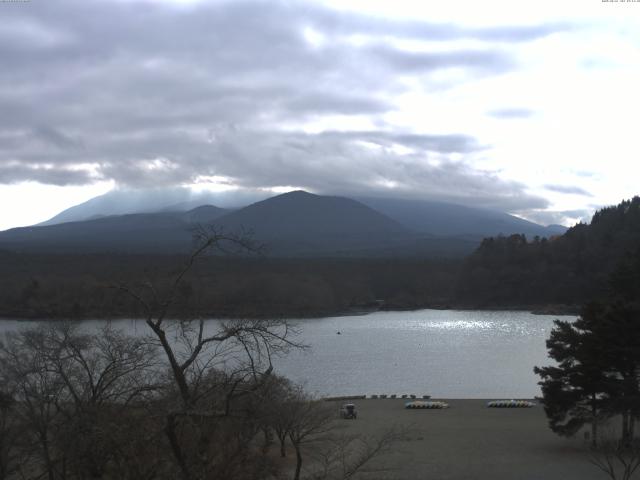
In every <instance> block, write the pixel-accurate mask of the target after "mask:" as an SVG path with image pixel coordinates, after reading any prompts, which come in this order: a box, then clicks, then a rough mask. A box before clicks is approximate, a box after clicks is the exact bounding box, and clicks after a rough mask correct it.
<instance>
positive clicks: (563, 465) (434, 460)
mask: <svg viewBox="0 0 640 480" xmlns="http://www.w3.org/2000/svg"><path fill="white" fill-rule="evenodd" d="M492 400H495V399H492ZM406 401H407V400H402V399H379V400H372V399H367V400H354V403H356V405H357V408H358V419H357V420H341V422H342V423H343V424H344V428H345V432H347V433H349V434H351V433H353V434H362V435H375V434H378V433H382V432H383V431H385V430H386V429H388V428H390V427H392V426H394V425H397V426H405V427H408V428H410V432H409V434H408V435H407V438H406V439H404V440H403V441H400V442H398V443H397V444H396V445H395V446H394V448H393V451H392V452H391V453H390V454H388V455H386V456H385V457H383V458H380V459H379V460H378V461H377V462H376V466H381V465H384V467H385V468H389V469H390V471H386V472H384V473H376V474H372V476H371V478H385V479H437V480H466V479H469V480H471V479H484V478H487V479H492V480H516V479H518V480H556V479H557V480H567V479H582V480H590V479H604V478H607V477H606V476H605V475H604V474H603V473H602V472H600V471H599V470H598V469H597V468H596V467H594V466H593V465H591V464H590V463H589V460H588V455H587V453H586V451H587V445H586V444H585V441H584V439H583V438H582V437H580V438H575V439H565V438H561V437H558V436H557V435H555V434H554V433H552V432H551V430H550V429H549V428H548V426H547V419H546V417H545V414H544V411H543V409H542V407H541V406H540V405H537V406H536V407H534V408H509V409H505V408H500V409H498V408H487V407H486V403H487V400H445V401H446V402H447V403H449V405H450V408H449V409H446V410H407V409H405V408H404V404H405V402H406ZM341 403H344V402H335V404H336V408H338V405H339V404H341ZM367 478H369V477H367Z"/></svg>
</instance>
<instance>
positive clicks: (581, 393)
mask: <svg viewBox="0 0 640 480" xmlns="http://www.w3.org/2000/svg"><path fill="white" fill-rule="evenodd" d="M603 309H604V307H603V306H602V305H600V304H597V303H593V304H590V305H588V306H586V307H585V308H584V310H583V312H582V317H581V318H580V319H579V320H577V321H576V322H575V323H570V322H567V321H560V320H556V321H555V328H554V329H553V330H552V331H551V336H550V338H549V340H548V341H547V348H548V349H549V356H550V357H551V358H553V359H554V360H556V362H558V365H557V366H551V367H535V368H534V371H535V373H536V374H538V375H540V377H541V378H542V381H541V382H539V385H540V386H541V387H542V394H543V398H544V399H543V404H544V409H545V413H546V414H547V418H548V419H549V426H550V427H551V430H553V431H554V432H555V433H557V434H559V435H563V436H573V435H574V434H575V433H576V432H577V431H578V430H580V429H581V428H582V427H583V426H584V425H585V424H590V425H591V438H592V442H593V444H594V445H595V444H596V442H597V425H598V422H599V421H600V420H602V419H603V418H604V417H606V416H607V415H608V414H609V411H610V409H609V408H608V406H609V402H610V398H609V391H610V389H611V383H612V380H611V378H610V377H609V375H608V374H607V368H606V365H605V358H604V355H603V353H604V352H603V350H602V345H601V344H600V342H598V340H597V338H596V337H595V335H594V326H595V325H594V321H597V320H596V319H597V318H598V317H599V316H600V315H601V314H602V311H603Z"/></svg>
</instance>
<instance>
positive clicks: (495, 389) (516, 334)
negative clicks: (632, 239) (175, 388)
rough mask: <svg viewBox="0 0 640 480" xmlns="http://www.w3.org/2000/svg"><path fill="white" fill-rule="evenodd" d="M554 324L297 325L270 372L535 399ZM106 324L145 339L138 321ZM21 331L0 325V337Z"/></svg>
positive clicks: (370, 386) (396, 316) (434, 316)
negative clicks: (293, 347)
mask: <svg viewBox="0 0 640 480" xmlns="http://www.w3.org/2000/svg"><path fill="white" fill-rule="evenodd" d="M554 318H556V317H554V316H548V315H532V314H530V313H527V312H492V311H453V310H419V311H415V312H375V313H371V314H368V315H359V316H346V317H328V318H320V319H305V320H298V321H296V322H297V323H298V325H299V327H300V329H301V331H302V334H301V340H302V342H304V343H306V344H307V345H309V346H310V349H309V350H308V351H305V352H293V353H291V354H290V355H289V356H287V357H285V358H280V359H277V360H276V361H275V365H276V370H277V371H278V372H279V373H281V374H283V375H285V376H287V377H289V378H291V379H292V380H294V381H296V382H299V383H303V384H305V385H306V387H307V390H309V391H311V392H315V393H318V394H321V395H352V394H353V395H355V394H393V393H396V394H404V393H407V394H412V393H413V394H416V395H423V394H429V395H432V396H434V397H446V398H498V397H504V398H530V397H533V396H534V395H539V393H540V390H539V387H538V386H537V381H538V379H537V377H536V376H535V375H534V374H533V367H534V365H547V364H549V363H550V360H549V359H548V358H547V352H546V347H545V340H546V339H547V338H548V336H549V332H550V330H551V328H552V326H553V320H554ZM564 318H565V319H566V318H569V317H564ZM84 323H85V325H86V326H87V327H93V326H94V325H95V326H96V327H97V326H99V325H101V324H103V322H100V321H86V322H84ZM112 323H113V324H114V325H115V326H117V327H119V328H124V329H126V330H127V331H129V332H131V333H137V334H142V333H146V326H145V325H144V322H142V321H131V320H117V321H113V322H112ZM29 324H30V323H29V322H17V321H13V320H3V321H0V331H8V330H14V329H16V328H19V326H20V325H29ZM214 326H215V321H211V327H214ZM337 332H340V334H338V333H337Z"/></svg>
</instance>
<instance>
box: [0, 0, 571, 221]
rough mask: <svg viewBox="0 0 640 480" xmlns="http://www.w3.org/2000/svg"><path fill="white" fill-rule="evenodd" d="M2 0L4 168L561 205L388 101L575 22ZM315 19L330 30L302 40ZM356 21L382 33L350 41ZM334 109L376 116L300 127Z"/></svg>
mask: <svg viewBox="0 0 640 480" xmlns="http://www.w3.org/2000/svg"><path fill="white" fill-rule="evenodd" d="M0 8H1V9H2V16H3V22H2V25H0V62H1V64H2V65H3V66H4V68H2V69H1V70H0V111H2V112H3V115H2V116H0V183H5V184H8V183H17V182H20V181H25V180H35V181H38V182H42V183H51V184H56V185H79V184H86V183H91V182H95V181H97V180H105V179H111V180H115V182H116V183H117V185H119V186H124V187H127V188H131V187H134V188H137V187H150V186H154V187H156V186H163V185H166V186H176V185H180V184H190V183H193V182H197V181H199V180H202V178H203V177H207V176H219V177H225V178H227V179H228V180H229V182H231V183H233V184H235V185H238V186H241V187H246V188H247V189H254V188H268V187H274V186H286V185H291V186H296V187H301V188H307V189H312V190H314V191H317V192H319V193H342V194H345V193H349V194H353V195H389V196H403V197H416V198H420V197H428V198H437V199H441V200H449V201H457V202H458V203H473V204H474V205H477V206H484V207H494V208H499V209H501V210H509V211H526V210H527V209H532V208H544V207H546V206H547V202H546V200H545V199H543V198H540V197H535V196H532V195H530V194H528V193H527V192H526V188H525V187H524V185H522V184H519V183H515V182H507V181H503V180H501V179H500V178H498V176H497V175H495V174H493V173H491V172H484V171H480V170H477V169H474V168H473V166H472V165H473V158H474V156H476V155H480V154H482V152H483V150H485V149H486V145H482V143H481V142H480V141H479V140H478V139H476V138H473V137H471V136H468V135H465V134H464V133H461V132H451V134H448V135H421V134H415V133H414V132H408V131H398V130H395V129H392V128H390V127H389V126H388V125H386V124H385V122H384V120H383V114H385V113H386V112H388V111H390V110H392V108H393V107H392V105H391V104H390V102H389V98H390V97H392V96H393V95H394V94H397V93H400V92H402V91H403V88H404V87H403V86H402V83H401V82H400V81H399V78H400V77H401V76H407V75H413V76H415V75H420V76H421V78H424V79H425V80H426V81H428V78H429V75H430V74H432V73H434V72H438V71H440V70H441V69H447V68H452V67H455V68H461V69H463V70H464V71H465V72H466V73H467V75H468V77H469V78H470V79H471V78H478V77H479V76H487V75H496V74H500V73H503V72H505V71H509V70H511V69H513V68H516V64H517V62H516V60H515V59H514V58H513V57H512V55H511V54H510V53H509V52H510V50H509V44H510V43H517V42H526V41H530V40H534V39H536V38H540V37H543V36H546V35H549V34H552V33H554V32H557V31H560V30H566V29H568V28H570V27H569V26H567V25H560V24H556V25H539V26H522V27H518V26H510V27H496V28H483V29H465V28H461V27H459V26H456V25H449V24H429V23H424V22H392V21H387V20H384V19H378V18H373V17H371V18H370V17H366V16H361V15H356V14H348V13H339V12H335V11H332V10H328V9H326V8H324V7H320V6H314V5H312V4H302V3H296V2H277V1H273V2H262V1H248V2H247V1H233V2H216V3H215V4H211V5H204V4H203V5H198V6H196V7H193V8H177V7H173V6H170V5H165V4H159V3H143V2H106V1H92V2H86V1H74V0H63V1H55V2H49V1H46V2H45V1H42V2H30V3H22V4H13V5H11V6H9V5H2V6H0ZM305 28H307V29H313V30H314V31H316V32H318V33H320V34H321V35H323V36H324V37H323V38H324V41H323V43H322V44H321V45H314V44H313V43H310V42H309V41H307V40H305V35H304V31H305ZM354 34H359V35H364V36H365V37H367V38H370V39H371V41H368V42H365V43H364V44H363V45H359V46H357V45H355V44H353V43H349V42H348V41H347V37H348V36H350V35H354ZM383 38H387V39H388V38H405V39H406V38H409V39H416V40H431V41H441V42H446V41H450V40H458V39H469V38H471V39H477V40H480V41H481V42H483V43H482V45H484V47H483V48H478V49H460V48H454V49H450V50H442V51H441V52H439V53H421V52H409V51H404V50H400V49H398V48H395V47H393V44H392V43H390V42H384V41H382V40H379V39H383ZM377 39H378V40H377ZM443 45H445V46H446V44H443ZM425 114H427V113H425ZM530 114H531V112H529V111H528V110H524V109H508V108H505V109H503V110H497V111H495V112H493V115H494V116H497V117H506V118H513V117H525V116H527V115H530ZM331 116H355V117H357V116H366V117H367V118H369V119H371V120H372V123H373V124H374V125H376V128H375V129H371V130H367V131H355V130H352V131H344V130H339V129H337V128H328V129H325V130H323V131H321V132H320V133H309V132H307V131H303V130H302V129H301V128H300V125H301V124H302V123H303V122H306V121H310V120H321V119H323V118H327V117H331Z"/></svg>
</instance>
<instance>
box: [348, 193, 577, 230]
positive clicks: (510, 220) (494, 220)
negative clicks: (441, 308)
mask: <svg viewBox="0 0 640 480" xmlns="http://www.w3.org/2000/svg"><path fill="white" fill-rule="evenodd" d="M358 200H359V201H361V202H362V203H364V204H365V205H368V206H369V207H371V208H374V209H376V210H377V211H379V212H381V213H383V214H385V215H387V216H389V217H391V218H393V219H395V220H396V221H398V222H400V223H401V224H402V225H404V226H405V227H407V228H410V229H412V230H415V231H417V232H422V233H429V234H432V235H437V236H444V237H455V236H465V237H468V238H477V239H482V238H484V237H489V236H494V235H499V234H503V235H510V234H512V233H524V234H525V235H527V236H532V237H533V236H535V235H539V236H545V237H548V236H551V235H561V234H563V233H564V232H565V231H566V228H565V227H562V226H560V225H552V226H549V227H544V226H542V225H538V224H536V223H533V222H529V221H527V220H523V219H522V218H518V217H514V216H513V215H509V214H507V213H503V212H498V211H493V210H487V209H481V208H472V207H465V206H462V205H456V204H452V203H445V202H437V201H429V200H403V199H393V198H358Z"/></svg>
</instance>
